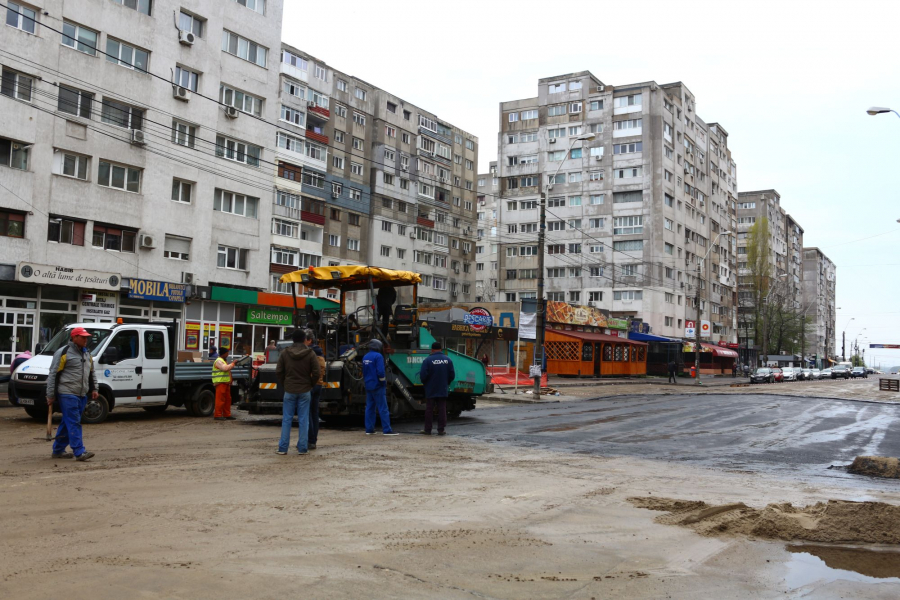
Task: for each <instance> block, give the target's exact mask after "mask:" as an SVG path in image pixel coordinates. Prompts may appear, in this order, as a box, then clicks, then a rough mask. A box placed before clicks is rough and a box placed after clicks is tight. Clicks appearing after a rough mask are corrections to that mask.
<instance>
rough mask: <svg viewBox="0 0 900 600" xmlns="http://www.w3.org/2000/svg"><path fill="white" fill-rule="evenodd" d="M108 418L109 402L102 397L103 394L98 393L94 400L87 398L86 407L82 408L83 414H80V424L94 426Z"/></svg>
mask: <svg viewBox="0 0 900 600" xmlns="http://www.w3.org/2000/svg"><path fill="white" fill-rule="evenodd" d="M108 416H109V401H108V400H107V399H106V397H105V396H104V395H103V392H100V393H99V394H98V395H97V399H96V400H91V399H90V398H88V401H87V406H85V407H84V412H83V413H81V422H82V423H86V424H88V425H96V424H97V423H102V422H103V421H105V420H106V417H108Z"/></svg>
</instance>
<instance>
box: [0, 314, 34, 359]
mask: <svg viewBox="0 0 900 600" xmlns="http://www.w3.org/2000/svg"><path fill="white" fill-rule="evenodd" d="M33 349H34V313H33V312H18V311H9V310H7V311H0V366H3V367H8V366H9V365H11V364H12V361H13V358H15V356H16V354H19V353H20V352H24V351H25V350H28V351H32V350H33Z"/></svg>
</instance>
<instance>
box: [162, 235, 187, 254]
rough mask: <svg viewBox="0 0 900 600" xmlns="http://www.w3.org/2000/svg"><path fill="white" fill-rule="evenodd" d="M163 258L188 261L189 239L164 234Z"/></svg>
mask: <svg viewBox="0 0 900 600" xmlns="http://www.w3.org/2000/svg"><path fill="white" fill-rule="evenodd" d="M163 256H164V257H165V258H172V259H175V260H190V256H191V239H190V238H184V237H179V236H175V235H169V234H166V241H165V245H164V246H163Z"/></svg>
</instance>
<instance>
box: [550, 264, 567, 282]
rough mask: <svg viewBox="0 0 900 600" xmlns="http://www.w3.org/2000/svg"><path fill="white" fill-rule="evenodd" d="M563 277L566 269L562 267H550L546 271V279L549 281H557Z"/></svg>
mask: <svg viewBox="0 0 900 600" xmlns="http://www.w3.org/2000/svg"><path fill="white" fill-rule="evenodd" d="M565 276H566V269H565V268H564V267H550V268H549V269H547V277H548V278H549V279H558V278H560V277H565Z"/></svg>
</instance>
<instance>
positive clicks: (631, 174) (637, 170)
mask: <svg viewBox="0 0 900 600" xmlns="http://www.w3.org/2000/svg"><path fill="white" fill-rule="evenodd" d="M613 173H615V176H616V179H634V178H635V177H640V176H641V175H642V174H643V168H642V167H629V168H627V169H613Z"/></svg>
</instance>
